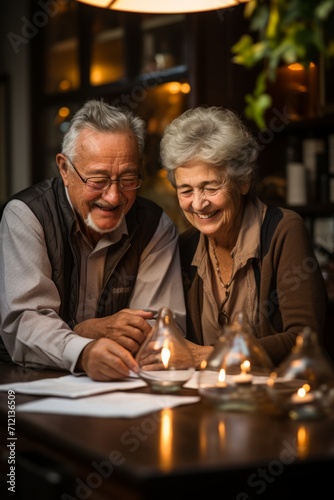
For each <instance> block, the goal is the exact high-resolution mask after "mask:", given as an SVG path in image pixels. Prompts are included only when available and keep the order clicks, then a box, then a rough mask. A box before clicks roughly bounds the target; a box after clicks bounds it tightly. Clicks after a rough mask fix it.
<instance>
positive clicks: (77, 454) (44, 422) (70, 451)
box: [0, 364, 334, 500]
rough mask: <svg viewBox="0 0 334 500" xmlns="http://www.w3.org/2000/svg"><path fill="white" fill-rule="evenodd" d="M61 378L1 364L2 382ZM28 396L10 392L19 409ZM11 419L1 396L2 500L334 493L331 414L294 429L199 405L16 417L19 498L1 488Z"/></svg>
mask: <svg viewBox="0 0 334 500" xmlns="http://www.w3.org/2000/svg"><path fill="white" fill-rule="evenodd" d="M60 375H64V373H62V372H56V371H35V370H31V369H23V368H20V367H17V366H15V365H12V364H10V365H0V381H1V383H10V382H17V381H28V380H34V379H38V378H43V377H50V376H60ZM142 390H144V391H146V389H136V391H139V392H140V391H142ZM182 394H191V395H193V394H196V391H193V390H184V391H182ZM129 397H131V391H130V392H129ZM33 399H36V397H33V396H26V395H19V394H16V405H18V404H19V403H22V402H25V401H30V400H33ZM7 417H8V408H7V393H5V392H2V393H0V418H1V430H0V446H1V455H2V461H1V470H0V471H1V484H0V488H1V494H0V498H1V499H7V498H10V499H15V500H18V499H19V500H30V499H33V500H56V499H57V500H59V499H61V500H73V499H90V500H91V499H93V500H107V499H108V500H151V499H155V500H156V499H159V500H160V499H164V498H168V499H170V500H173V499H175V500H177V499H179V498H184V496H185V497H186V498H190V495H193V497H194V498H198V497H203V498H204V499H206V498H213V496H217V499H218V498H219V499H223V500H225V499H226V500H262V499H267V498H268V499H270V500H275V499H280V500H282V499H283V500H285V499H290V498H291V499H296V500H299V499H301V498H304V496H305V497H306V498H310V490H311V489H314V488H315V489H316V491H317V492H318V494H317V496H316V497H315V498H332V496H333V486H332V483H333V475H334V415H331V416H329V417H326V418H323V419H321V420H315V421H305V422H300V421H299V422H296V421H292V420H290V419H288V418H285V417H279V416H277V415H272V414H255V413H234V412H228V413H227V412H225V413H223V412H218V411H217V410H215V409H214V408H212V407H211V406H208V405H207V404H205V403H204V402H203V401H200V402H199V403H196V404H191V405H185V406H182V407H177V408H175V409H166V410H162V411H159V412H156V413H152V414H147V415H145V416H142V417H140V418H133V419H132V418H131V419H125V418H97V417H94V418H93V417H76V416H67V415H51V414H37V413H36V414H33V413H23V412H22V413H21V412H17V413H16V421H15V428H16V436H15V437H16V438H17V439H16V440H15V446H13V448H15V450H14V454H15V483H16V494H15V495H13V494H12V492H8V484H6V481H7V480H8V477H7V474H8V473H9V472H10V470H9V467H10V464H9V463H8V457H9V458H10V455H8V454H10V451H11V450H10V447H7V444H8V442H11V443H14V441H10V440H9V439H8V432H7ZM326 488H329V489H330V490H329V491H332V493H331V494H330V496H329V497H328V496H322V493H321V492H322V491H324V490H325V489H326ZM183 491H185V492H186V493H185V494H184V496H183ZM6 495H7V496H6Z"/></svg>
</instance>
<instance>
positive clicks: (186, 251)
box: [179, 206, 283, 345]
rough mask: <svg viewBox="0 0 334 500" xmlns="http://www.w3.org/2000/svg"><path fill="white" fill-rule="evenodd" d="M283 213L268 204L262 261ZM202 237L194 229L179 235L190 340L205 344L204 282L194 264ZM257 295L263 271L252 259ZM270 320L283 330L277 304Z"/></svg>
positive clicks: (262, 228)
mask: <svg viewBox="0 0 334 500" xmlns="http://www.w3.org/2000/svg"><path fill="white" fill-rule="evenodd" d="M282 217H283V214H282V211H281V209H280V208H279V207H274V206H268V208H267V211H266V215H265V217H264V220H263V223H262V227H261V261H262V259H263V258H264V257H265V255H266V254H267V253H268V250H269V246H270V242H271V239H272V237H273V234H274V232H275V230H276V228H277V225H278V223H279V222H280V220H281V219H282ZM199 237H200V232H199V231H198V230H197V229H195V228H193V227H192V228H190V229H187V230H186V231H184V232H183V233H182V234H181V235H180V237H179V247H180V258H181V269H182V279H183V288H184V294H185V301H186V307H187V339H188V340H191V341H192V342H195V343H196V344H200V345H202V344H203V334H202V331H201V327H200V325H201V312H202V308H203V282H202V280H201V278H200V277H199V275H198V274H197V267H196V266H193V265H192V264H191V262H192V260H193V257H194V254H195V251H196V248H197V245H198V241H199ZM253 268H254V274H255V280H256V285H257V289H258V297H260V281H261V274H260V268H259V266H258V262H257V261H256V260H255V259H254V260H253ZM275 283H276V277H275V276H274V277H273V283H272V287H273V288H275ZM270 319H271V323H272V325H273V326H274V328H275V329H276V330H277V331H280V330H281V329H282V318H281V314H280V311H279V305H278V304H277V305H276V307H275V308H274V311H272V313H271V317H270Z"/></svg>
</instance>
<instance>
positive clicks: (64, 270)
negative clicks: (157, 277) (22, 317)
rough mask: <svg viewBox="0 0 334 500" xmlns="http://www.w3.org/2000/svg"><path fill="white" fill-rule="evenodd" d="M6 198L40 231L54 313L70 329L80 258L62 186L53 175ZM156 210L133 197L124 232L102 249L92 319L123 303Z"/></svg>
mask: <svg viewBox="0 0 334 500" xmlns="http://www.w3.org/2000/svg"><path fill="white" fill-rule="evenodd" d="M11 199H19V200H21V201H23V202H24V203H26V204H27V205H28V207H29V208H30V209H31V210H32V212H33V213H34V214H35V216H36V217H37V219H38V220H39V222H40V223H41V225H42V227H43V229H44V236H45V242H46V246H47V252H48V256H49V259H50V262H51V267H52V280H53V281H54V283H55V284H56V286H57V289H58V291H59V295H60V297H61V307H60V313H59V315H60V317H61V318H62V319H63V320H64V321H65V322H66V323H67V324H68V325H69V326H70V327H71V328H73V326H74V324H75V322H74V318H75V315H76V310H77V306H78V297H79V272H80V256H79V252H78V249H77V246H76V244H75V239H74V232H75V229H76V224H75V218H74V215H73V211H72V208H71V206H70V205H69V203H68V200H67V196H66V193H65V188H64V184H63V182H62V180H61V178H60V177H55V178H53V179H49V180H45V181H43V182H41V183H39V184H37V185H35V186H33V187H29V188H27V189H25V190H23V191H21V192H20V193H18V194H16V195H14V196H13V197H12V198H11ZM161 214H162V209H161V207H159V206H158V205H157V204H156V203H154V202H153V201H151V200H147V199H145V198H142V197H141V196H137V198H136V201H135V203H134V204H133V206H132V207H131V209H130V211H129V212H128V214H127V215H126V223H127V227H128V232H129V236H125V235H123V237H122V239H121V240H120V241H119V242H118V243H116V244H115V245H112V246H111V247H110V248H109V249H108V253H107V257H106V264H105V282H104V285H103V291H102V293H101V296H100V299H99V303H98V307H97V313H96V316H97V317H102V316H106V315H110V314H114V313H115V312H117V311H119V310H120V309H123V308H125V307H128V304H129V299H130V296H131V293H132V290H133V287H134V285H135V282H136V276H137V271H138V267H139V261H140V257H141V254H142V252H143V250H144V248H145V247H146V245H147V244H148V243H149V241H150V240H151V238H152V236H153V234H154V232H155V230H156V228H157V226H158V223H159V220H160V218H161ZM27 265H29V263H27Z"/></svg>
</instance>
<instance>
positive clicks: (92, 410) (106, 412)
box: [16, 392, 200, 418]
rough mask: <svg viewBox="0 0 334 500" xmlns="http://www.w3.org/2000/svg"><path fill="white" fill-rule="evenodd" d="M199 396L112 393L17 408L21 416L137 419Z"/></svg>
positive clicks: (50, 399)
mask: <svg viewBox="0 0 334 500" xmlns="http://www.w3.org/2000/svg"><path fill="white" fill-rule="evenodd" d="M199 399H200V398H199V397H198V396H174V395H164V394H141V393H132V392H113V393H112V394H100V395H97V396H92V397H87V398H81V399H68V398H67V399H65V398H43V399H39V400H37V401H31V402H29V403H24V404H21V405H18V406H17V407H16V410H17V411H18V412H33V413H57V414H63V415H77V416H91V417H114V418H116V417H118V418H134V417H139V416H141V415H145V414H147V413H152V412H155V411H160V410H162V409H163V408H174V407H175V406H180V405H185V404H193V403H197V402H198V401H199Z"/></svg>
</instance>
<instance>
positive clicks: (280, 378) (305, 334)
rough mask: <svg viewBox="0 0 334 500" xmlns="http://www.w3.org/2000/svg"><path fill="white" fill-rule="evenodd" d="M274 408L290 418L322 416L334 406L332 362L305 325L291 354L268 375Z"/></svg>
mask: <svg viewBox="0 0 334 500" xmlns="http://www.w3.org/2000/svg"><path fill="white" fill-rule="evenodd" d="M268 393H269V395H270V397H271V399H272V402H273V404H274V405H275V406H276V408H277V409H278V410H279V411H280V412H281V413H282V414H284V415H288V416H289V417H290V418H292V419H294V420H303V419H316V418H320V417H324V416H325V415H327V414H329V413H331V412H333V410H334V366H333V363H332V362H331V360H330V359H329V357H328V356H327V355H326V354H325V352H324V351H323V349H322V347H321V345H320V343H319V338H318V335H317V334H316V332H314V331H312V330H311V329H310V328H308V327H306V328H304V329H303V331H302V332H301V333H300V334H299V335H298V336H297V339H296V345H295V347H294V348H293V350H292V352H291V354H290V355H289V356H288V357H287V358H286V359H285V360H284V361H283V362H282V363H281V364H280V366H279V367H278V368H277V369H276V370H275V371H273V373H272V374H271V376H270V378H269V379H268Z"/></svg>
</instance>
